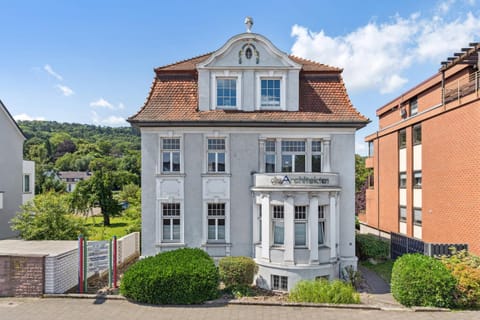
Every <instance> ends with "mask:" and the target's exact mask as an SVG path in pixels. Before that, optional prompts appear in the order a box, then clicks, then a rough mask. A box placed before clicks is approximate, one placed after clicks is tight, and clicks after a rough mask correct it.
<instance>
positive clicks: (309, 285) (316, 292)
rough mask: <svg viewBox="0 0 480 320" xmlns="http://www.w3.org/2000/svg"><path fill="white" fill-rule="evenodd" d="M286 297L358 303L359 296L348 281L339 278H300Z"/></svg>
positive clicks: (307, 300)
mask: <svg viewBox="0 0 480 320" xmlns="http://www.w3.org/2000/svg"><path fill="white" fill-rule="evenodd" d="M288 299H289V300H290V301H292V302H315V303H336V304H338V303H347V304H357V303H360V296H359V295H358V293H357V292H356V291H355V289H354V288H353V287H352V286H351V285H350V284H348V283H345V282H342V281H340V280H334V281H331V282H330V281H328V280H325V279H320V280H302V281H299V282H297V284H296V286H295V287H294V288H293V289H292V290H291V291H290V294H289V296H288Z"/></svg>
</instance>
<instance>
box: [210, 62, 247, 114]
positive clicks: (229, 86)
mask: <svg viewBox="0 0 480 320" xmlns="http://www.w3.org/2000/svg"><path fill="white" fill-rule="evenodd" d="M241 83H242V73H241V72H231V71H230V70H221V71H214V72H212V73H211V84H212V85H211V88H210V90H211V91H210V101H211V102H210V108H211V109H212V110H215V109H237V110H240V109H241V103H242V102H241V97H242V86H241Z"/></svg>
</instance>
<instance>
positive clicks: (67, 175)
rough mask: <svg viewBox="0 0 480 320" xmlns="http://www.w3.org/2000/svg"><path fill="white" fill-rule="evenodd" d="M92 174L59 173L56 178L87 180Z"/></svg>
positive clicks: (76, 172) (87, 172)
mask: <svg viewBox="0 0 480 320" xmlns="http://www.w3.org/2000/svg"><path fill="white" fill-rule="evenodd" d="M91 176H92V173H91V172H89V171H59V172H58V177H59V178H60V179H84V180H86V179H89V178H90V177H91Z"/></svg>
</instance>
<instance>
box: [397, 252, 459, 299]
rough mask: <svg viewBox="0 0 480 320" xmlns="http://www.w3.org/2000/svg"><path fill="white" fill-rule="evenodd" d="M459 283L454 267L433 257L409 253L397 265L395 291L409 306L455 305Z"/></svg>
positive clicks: (398, 260) (398, 297)
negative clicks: (454, 297) (457, 284)
mask: <svg viewBox="0 0 480 320" xmlns="http://www.w3.org/2000/svg"><path fill="white" fill-rule="evenodd" d="M455 285H456V281H455V278H454V277H453V276H452V274H451V273H450V271H449V270H448V269H447V268H446V267H445V266H444V265H443V263H442V262H440V261H439V260H437V259H435V258H432V257H427V256H423V255H420V254H405V255H403V256H401V257H400V258H398V259H397V260H396V261H395V264H394V265H393V270H392V282H391V290H392V294H393V297H394V298H395V299H396V300H397V301H398V302H400V303H401V304H403V305H405V306H407V307H411V306H422V307H446V308H448V307H451V306H452V305H453V294H454V293H455Z"/></svg>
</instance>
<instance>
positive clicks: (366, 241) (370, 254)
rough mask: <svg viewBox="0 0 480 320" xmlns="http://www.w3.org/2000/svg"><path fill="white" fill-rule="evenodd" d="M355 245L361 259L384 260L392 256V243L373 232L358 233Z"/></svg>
mask: <svg viewBox="0 0 480 320" xmlns="http://www.w3.org/2000/svg"><path fill="white" fill-rule="evenodd" d="M355 245H356V248H357V255H358V258H359V259H360V260H367V259H370V258H373V259H376V260H383V259H388V258H389V257H390V243H389V242H388V241H387V240H384V239H381V238H379V237H378V236H375V235H373V234H356V235H355Z"/></svg>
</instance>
